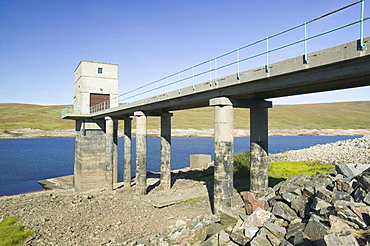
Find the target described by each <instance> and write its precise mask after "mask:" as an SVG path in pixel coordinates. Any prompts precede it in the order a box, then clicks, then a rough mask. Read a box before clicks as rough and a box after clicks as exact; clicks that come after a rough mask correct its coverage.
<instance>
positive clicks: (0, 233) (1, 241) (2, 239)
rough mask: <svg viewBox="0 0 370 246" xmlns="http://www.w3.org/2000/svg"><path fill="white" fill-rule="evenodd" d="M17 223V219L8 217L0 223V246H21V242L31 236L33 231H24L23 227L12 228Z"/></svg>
mask: <svg viewBox="0 0 370 246" xmlns="http://www.w3.org/2000/svg"><path fill="white" fill-rule="evenodd" d="M17 221H18V219H17V218H14V217H10V218H7V219H4V220H3V221H2V222H0V245H1V246H8V245H21V243H22V241H23V240H24V239H26V238H27V237H29V236H32V234H33V233H34V231H25V230H24V228H25V226H21V225H17V226H13V224H14V223H16V222H17Z"/></svg>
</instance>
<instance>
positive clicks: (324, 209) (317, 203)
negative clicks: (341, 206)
mask: <svg viewBox="0 0 370 246" xmlns="http://www.w3.org/2000/svg"><path fill="white" fill-rule="evenodd" d="M311 209H313V210H315V211H320V215H323V214H327V213H329V212H330V211H333V210H334V206H332V205H331V204H330V203H327V202H325V201H324V200H321V199H320V198H318V197H315V198H314V199H313V201H312V204H311Z"/></svg>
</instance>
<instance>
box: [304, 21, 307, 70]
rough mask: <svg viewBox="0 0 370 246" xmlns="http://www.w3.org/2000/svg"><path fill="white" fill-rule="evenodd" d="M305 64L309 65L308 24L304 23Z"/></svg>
mask: <svg viewBox="0 0 370 246" xmlns="http://www.w3.org/2000/svg"><path fill="white" fill-rule="evenodd" d="M303 62H304V64H308V57H307V23H306V22H305V23H304V58H303Z"/></svg>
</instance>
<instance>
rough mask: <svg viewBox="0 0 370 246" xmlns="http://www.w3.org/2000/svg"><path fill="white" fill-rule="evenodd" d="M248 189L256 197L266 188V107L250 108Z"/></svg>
mask: <svg viewBox="0 0 370 246" xmlns="http://www.w3.org/2000/svg"><path fill="white" fill-rule="evenodd" d="M250 151H251V170H250V190H251V191H252V192H254V193H255V194H256V195H257V197H258V196H259V195H261V194H263V193H264V192H265V191H267V188H268V108H267V107H255V108H251V109H250Z"/></svg>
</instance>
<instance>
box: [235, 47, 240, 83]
mask: <svg viewBox="0 0 370 246" xmlns="http://www.w3.org/2000/svg"><path fill="white" fill-rule="evenodd" d="M239 60H240V54H239V48H237V49H236V62H237V63H236V64H237V67H238V73H237V75H236V79H237V80H240V61H239Z"/></svg>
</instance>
